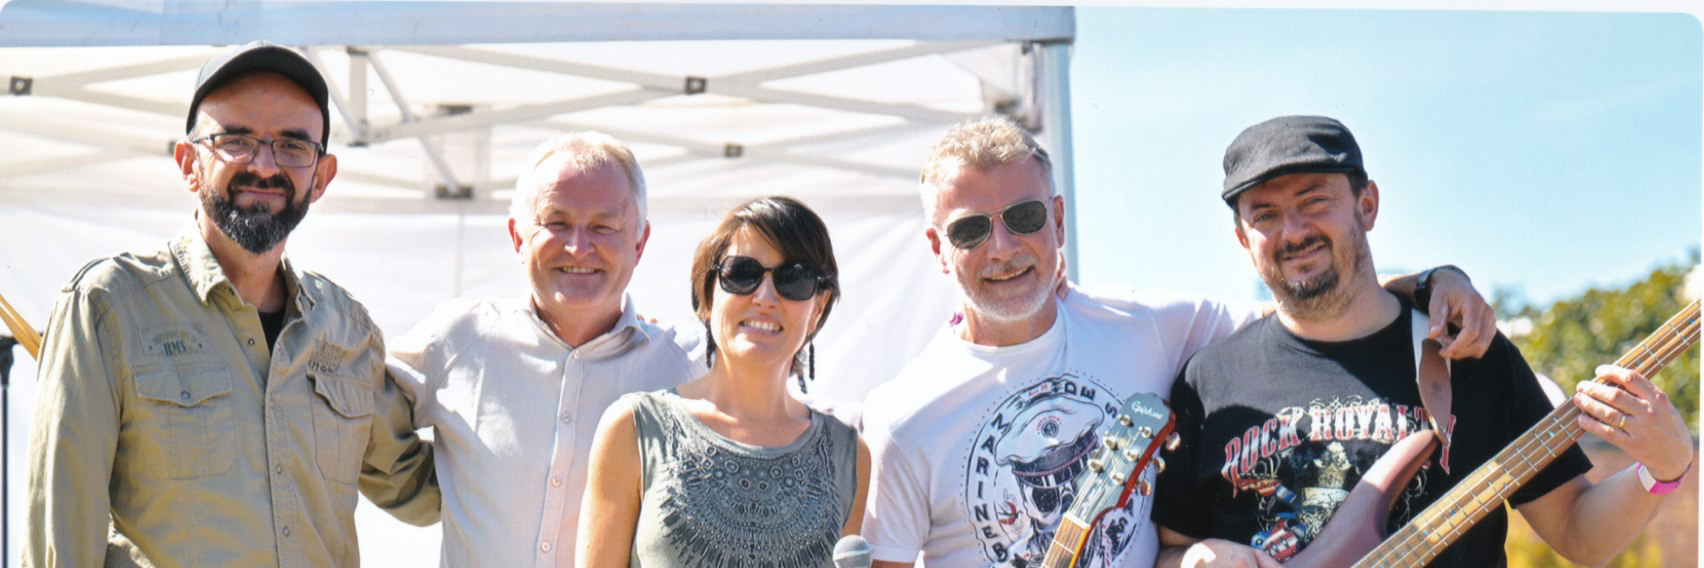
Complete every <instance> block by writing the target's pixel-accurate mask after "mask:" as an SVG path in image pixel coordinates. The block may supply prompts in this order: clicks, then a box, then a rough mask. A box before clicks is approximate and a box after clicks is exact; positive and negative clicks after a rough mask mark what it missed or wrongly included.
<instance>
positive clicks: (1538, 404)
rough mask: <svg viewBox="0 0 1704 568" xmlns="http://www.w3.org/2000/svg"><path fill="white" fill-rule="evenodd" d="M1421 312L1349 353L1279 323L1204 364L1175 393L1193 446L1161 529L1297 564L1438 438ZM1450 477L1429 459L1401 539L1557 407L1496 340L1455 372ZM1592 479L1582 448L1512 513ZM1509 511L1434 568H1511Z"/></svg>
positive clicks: (1214, 351) (1526, 493)
mask: <svg viewBox="0 0 1704 568" xmlns="http://www.w3.org/2000/svg"><path fill="white" fill-rule="evenodd" d="M1410 310H1411V306H1410V305H1409V303H1408V302H1407V301H1406V300H1402V310H1401V315H1400V316H1399V317H1397V318H1396V321H1393V322H1391V324H1390V325H1388V326H1385V327H1384V328H1383V329H1380V330H1378V331H1376V332H1374V333H1373V334H1371V335H1368V336H1366V337H1362V338H1360V339H1355V340H1351V341H1344V342H1319V341H1309V340H1306V339H1302V338H1300V337H1297V336H1296V335H1294V334H1292V333H1290V332H1289V331H1288V330H1286V329H1284V326H1283V324H1281V323H1280V322H1279V321H1278V318H1277V317H1275V316H1268V317H1266V318H1264V319H1261V320H1260V321H1257V322H1255V323H1253V324H1250V325H1248V326H1247V327H1245V328H1243V329H1242V330H1239V331H1238V332H1236V333H1235V334H1233V335H1231V336H1230V337H1228V338H1226V339H1225V340H1224V341H1221V342H1219V343H1216V344H1213V345H1210V346H1208V347H1207V348H1205V349H1202V350H1201V351H1200V352H1198V353H1197V354H1196V355H1195V357H1194V358H1193V359H1192V360H1190V362H1189V363H1188V364H1187V365H1186V366H1185V367H1184V371H1183V376H1182V377H1180V378H1179V379H1178V380H1177V382H1176V383H1175V384H1174V385H1173V388H1172V398H1171V406H1172V411H1173V412H1175V413H1176V414H1177V420H1178V432H1179V433H1180V434H1181V435H1182V436H1183V445H1182V446H1180V447H1179V448H1178V450H1177V451H1176V452H1174V453H1173V454H1171V456H1170V457H1167V458H1166V461H1167V462H1169V463H1168V467H1167V469H1166V470H1165V471H1164V472H1163V473H1161V474H1160V476H1159V484H1158V488H1157V489H1158V491H1157V495H1156V497H1155V502H1154V503H1155V504H1154V520H1155V522H1157V523H1158V524H1159V525H1160V526H1163V527H1166V528H1169V529H1171V530H1174V531H1177V532H1179V533H1183V534H1185V535H1189V536H1191V537H1195V538H1220V539H1225V540H1230V541H1232V542H1239V543H1243V544H1247V545H1249V546H1252V547H1254V548H1258V549H1262V550H1265V551H1266V552H1267V553H1268V554H1271V555H1273V556H1274V557H1275V558H1278V559H1281V560H1282V559H1287V558H1289V557H1290V556H1292V555H1294V554H1295V553H1297V552H1299V551H1300V550H1301V549H1302V548H1303V547H1305V546H1307V544H1308V543H1309V542H1311V541H1312V540H1313V539H1314V538H1315V537H1316V536H1318V532H1319V530H1320V528H1321V527H1323V526H1324V525H1325V522H1326V521H1327V520H1329V519H1330V517H1331V514H1332V513H1333V512H1334V511H1335V510H1336V509H1337V506H1338V505H1339V504H1340V503H1341V502H1342V501H1343V499H1344V498H1345V497H1347V496H1348V493H1349V490H1350V489H1351V488H1353V487H1354V486H1355V483H1356V482H1357V481H1359V480H1360V478H1361V474H1362V473H1363V472H1365V471H1366V470H1367V468H1369V467H1371V466H1372V465H1373V462H1375V461H1377V460H1378V458H1379V456H1381V455H1383V454H1384V453H1385V451H1386V450H1388V449H1389V448H1390V446H1391V445H1392V444H1394V443H1396V442H1397V441H1399V440H1401V439H1403V438H1404V437H1405V436H1406V435H1408V434H1409V433H1412V432H1415V431H1418V430H1421V429H1428V428H1429V421H1428V420H1427V419H1426V414H1425V412H1426V411H1425V406H1424V405H1423V404H1422V403H1421V402H1420V394H1419V390H1418V388H1417V387H1416V386H1415V382H1414V378H1415V361H1414V343H1413V339H1412V334H1411V332H1410V327H1409V326H1410V318H1411V312H1410ZM1450 376H1451V380H1450V385H1451V389H1452V401H1451V412H1452V413H1453V414H1454V416H1453V417H1451V420H1453V424H1454V426H1453V427H1452V428H1453V430H1454V432H1455V434H1454V440H1453V442H1452V444H1451V446H1450V449H1449V455H1448V460H1449V463H1448V466H1449V468H1448V472H1445V470H1444V468H1443V467H1441V466H1440V464H1439V459H1440V456H1438V455H1436V453H1435V454H1434V455H1433V457H1432V458H1430V459H1428V460H1427V464H1426V466H1425V467H1423V468H1421V469H1420V471H1419V473H1418V474H1416V476H1415V478H1414V480H1413V482H1412V483H1410V484H1409V485H1408V486H1407V487H1406V488H1405V489H1404V490H1403V492H1402V494H1401V495H1400V496H1399V497H1397V499H1396V502H1395V504H1394V505H1393V506H1392V509H1391V516H1390V525H1389V527H1387V528H1388V529H1391V530H1394V529H1395V528H1396V527H1400V526H1402V525H1403V524H1406V523H1407V522H1408V520H1409V519H1410V518H1411V517H1412V516H1413V515H1415V514H1418V513H1419V512H1420V511H1423V510H1425V508H1426V506H1427V505H1429V504H1431V503H1432V501H1434V500H1436V499H1437V498H1438V497H1439V496H1441V495H1443V494H1444V492H1445V491H1447V490H1448V489H1449V488H1450V487H1452V486H1454V485H1455V484H1456V483H1457V482H1458V481H1459V480H1461V479H1462V478H1465V477H1466V476H1467V475H1468V474H1470V473H1472V472H1473V470H1474V469H1476V468H1477V467H1479V465H1480V464H1482V463H1484V462H1485V461H1486V460H1488V459H1489V458H1491V457H1492V456H1494V455H1495V454H1496V453H1497V452H1499V451H1501V450H1502V449H1503V448H1504V447H1505V446H1506V445H1508V443H1509V442H1510V441H1512V440H1513V439H1514V438H1516V437H1518V436H1520V435H1521V434H1522V433H1524V432H1525V431H1526V430H1527V429H1528V428H1529V427H1530V426H1531V425H1532V424H1534V423H1535V422H1537V421H1538V420H1539V419H1541V418H1543V417H1544V416H1545V415H1547V414H1549V413H1550V411H1551V410H1552V409H1553V407H1552V406H1551V405H1550V402H1549V400H1548V399H1547V398H1546V397H1545V396H1544V393H1543V391H1542V390H1541V389H1540V387H1539V385H1538V381H1537V379H1536V378H1535V377H1534V376H1533V373H1532V369H1530V368H1529V367H1527V364H1526V360H1525V359H1523V358H1522V357H1521V355H1520V352H1519V351H1518V350H1517V349H1515V347H1514V345H1513V344H1511V343H1509V341H1508V339H1507V338H1504V337H1503V336H1502V335H1501V334H1499V335H1498V336H1497V337H1496V339H1495V340H1494V341H1493V342H1492V344H1491V347H1490V349H1489V350H1487V351H1486V353H1485V356H1484V357H1482V358H1480V359H1477V360H1470V361H1453V362H1451V370H1450ZM1589 469H1591V462H1590V461H1589V460H1588V459H1587V458H1586V456H1585V454H1584V453H1583V452H1581V451H1580V449H1579V447H1578V446H1577V445H1576V446H1572V447H1570V448H1569V449H1568V450H1567V451H1566V452H1564V453H1563V454H1562V456H1561V457H1560V458H1558V459H1557V460H1556V462H1555V463H1552V464H1551V465H1550V466H1549V467H1547V468H1545V469H1544V470H1543V471H1540V472H1539V473H1538V475H1537V476H1536V477H1534V478H1533V479H1532V481H1530V482H1528V483H1527V484H1526V485H1525V486H1524V487H1522V488H1521V489H1520V490H1519V491H1517V492H1516V493H1515V494H1514V495H1513V496H1512V497H1511V498H1510V501H1511V502H1512V503H1514V504H1521V503H1526V502H1528V501H1531V500H1532V499H1535V498H1537V497H1540V496H1543V495H1544V494H1545V493H1548V492H1550V490H1552V489H1555V488H1556V487H1558V486H1560V485H1561V484H1562V483H1564V482H1566V481H1568V480H1570V479H1573V478H1574V477H1575V476H1578V475H1580V474H1583V473H1585V472H1586V470H1589ZM1507 527H1508V519H1507V515H1506V514H1505V513H1504V511H1503V509H1501V508H1499V509H1497V510H1496V511H1494V512H1493V513H1491V514H1490V515H1489V516H1487V517H1486V518H1485V519H1484V520H1482V521H1480V523H1479V524H1478V525H1477V526H1475V527H1474V528H1473V530H1471V531H1469V532H1468V533H1467V534H1466V535H1464V536H1462V538H1461V539H1460V540H1459V541H1457V542H1456V543H1455V544H1454V545H1452V546H1450V547H1449V548H1448V549H1446V550H1444V552H1443V553H1442V554H1440V555H1439V556H1438V557H1437V559H1436V560H1434V561H1433V564H1432V565H1434V566H1474V567H1480V566H1503V565H1505V561H1504V558H1503V540H1504V536H1505V532H1506V530H1507Z"/></svg>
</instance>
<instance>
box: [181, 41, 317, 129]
mask: <svg viewBox="0 0 1704 568" xmlns="http://www.w3.org/2000/svg"><path fill="white" fill-rule="evenodd" d="M249 71H271V72H273V73H277V74H279V75H283V76H284V77H285V78H288V79H290V81H291V82H293V83H295V84H296V85H297V86H299V87H301V88H302V90H303V91H307V93H308V96H310V97H313V99H314V102H315V103H317V104H319V109H320V117H321V119H322V121H323V122H322V124H323V125H324V128H323V129H322V130H320V132H321V133H322V134H320V142H321V143H324V142H325V141H326V138H328V137H329V136H330V135H331V112H330V107H329V106H328V105H327V95H328V91H327V90H326V86H325V78H324V77H321V76H320V72H319V69H316V68H314V64H313V63H309V62H308V59H307V58H306V57H302V54H300V53H296V51H295V50H292V49H290V48H287V47H282V46H279V45H275V44H273V43H271V42H266V41H256V42H251V43H248V44H246V45H243V46H240V47H236V48H233V49H229V50H226V51H224V52H222V53H220V54H219V55H218V56H215V57H214V58H212V59H209V60H207V63H204V64H202V65H201V74H200V76H198V77H196V79H195V98H193V99H190V101H189V120H188V121H187V123H186V124H185V125H184V127H183V132H184V133H185V134H188V133H189V132H190V131H191V130H195V111H196V110H197V109H199V108H201V99H205V98H207V93H211V92H213V90H214V89H217V88H219V85H222V84H224V83H225V82H226V81H229V80H231V78H233V77H236V76H238V75H241V74H243V73H247V72H249Z"/></svg>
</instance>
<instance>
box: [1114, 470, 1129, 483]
mask: <svg viewBox="0 0 1704 568" xmlns="http://www.w3.org/2000/svg"><path fill="white" fill-rule="evenodd" d="M1127 479H1130V477H1129V476H1126V475H1124V474H1122V473H1115V474H1112V482H1113V483H1116V484H1119V485H1124V481H1125V480H1127Z"/></svg>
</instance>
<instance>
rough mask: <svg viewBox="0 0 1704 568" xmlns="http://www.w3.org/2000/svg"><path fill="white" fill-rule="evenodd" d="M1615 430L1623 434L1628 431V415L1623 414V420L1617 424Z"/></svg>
mask: <svg viewBox="0 0 1704 568" xmlns="http://www.w3.org/2000/svg"><path fill="white" fill-rule="evenodd" d="M1615 429H1616V430H1621V431H1623V432H1625V431H1627V413H1625V412H1623V413H1621V419H1620V420H1617V421H1616V422H1615Z"/></svg>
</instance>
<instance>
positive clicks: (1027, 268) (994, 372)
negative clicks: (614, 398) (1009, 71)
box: [863, 118, 1495, 568]
mask: <svg viewBox="0 0 1704 568" xmlns="http://www.w3.org/2000/svg"><path fill="white" fill-rule="evenodd" d="M920 189H921V196H922V199H923V210H924V215H925V218H926V221H927V224H926V228H925V230H924V236H925V238H926V239H927V240H928V242H929V246H930V248H931V250H932V251H933V252H934V254H935V258H936V260H937V262H939V263H940V268H941V272H942V273H944V274H947V275H949V276H951V277H952V278H953V279H954V280H955V282H956V284H957V286H956V288H957V291H958V294H959V296H960V299H961V301H960V306H959V309H958V315H956V316H955V317H954V318H953V320H952V322H951V323H949V325H947V326H945V327H943V328H942V329H941V331H940V332H939V333H937V334H936V336H935V337H934V338H933V339H932V340H931V341H930V342H929V345H928V346H926V347H924V349H923V351H922V352H921V353H920V354H919V355H918V356H917V358H916V359H914V360H913V361H912V362H911V363H909V364H908V365H907V366H906V367H905V369H904V370H902V371H901V372H900V374H899V375H898V376H897V377H896V378H894V379H893V380H891V381H889V382H887V383H884V384H882V385H880V386H878V387H876V389H875V390H873V391H871V392H870V394H869V396H868V397H867V398H866V400H865V402H864V406H863V409H864V410H863V428H864V433H865V436H866V440H867V442H868V443H869V445H870V450H871V452H872V454H873V455H874V457H875V461H874V463H875V467H874V470H873V472H872V484H871V489H870V500H869V505H868V508H867V509H866V511H867V514H866V517H865V521H864V527H863V528H864V536H865V537H866V538H867V539H868V540H869V541H870V545H871V549H872V552H873V557H874V558H875V560H876V561H877V562H876V566H885V567H892V566H909V565H911V564H912V563H913V562H915V561H917V560H919V559H921V560H922V561H924V563H926V564H927V565H929V566H930V567H931V568H942V567H945V568H956V567H973V566H974V567H981V566H989V565H996V566H1023V565H1035V564H1037V563H1039V562H1040V560H1041V558H1042V557H1043V556H1044V555H1045V553H1046V546H1047V545H1048V543H1049V542H1050V541H1051V539H1052V536H1053V534H1054V531H1055V530H1056V529H1057V527H1058V523H1059V521H1060V516H1061V512H1062V511H1064V510H1065V509H1068V508H1069V507H1070V505H1071V503H1070V501H1071V500H1072V499H1074V495H1073V494H1071V493H1069V492H1066V491H1060V490H1059V488H1058V487H1055V486H1054V485H1055V484H1056V483H1058V479H1059V478H1058V476H1059V475H1063V474H1064V472H1071V471H1079V470H1080V469H1081V468H1082V466H1083V462H1084V461H1085V460H1087V459H1088V457H1089V456H1090V455H1092V453H1093V452H1092V451H1090V449H1091V448H1092V446H1094V445H1096V442H1095V441H1096V440H1098V439H1099V436H1098V435H1089V434H1095V433H1094V432H1079V431H1078V430H1081V429H1080V428H1073V427H1068V426H1070V425H1080V424H1094V425H1095V426H1094V427H1090V428H1088V429H1089V430H1095V429H1098V427H1099V425H1101V424H1107V423H1110V422H1111V421H1112V419H1114V418H1115V417H1114V416H1112V414H1111V413H1113V412H1115V411H1116V409H1117V408H1118V406H1119V403H1120V401H1122V400H1123V399H1124V398H1126V397H1129V396H1131V395H1133V394H1135V393H1139V392H1152V393H1162V394H1164V393H1168V392H1171V388H1170V387H1171V383H1172V380H1173V378H1174V377H1176V376H1177V373H1178V371H1179V370H1180V369H1182V366H1183V362H1184V361H1186V360H1187V359H1188V358H1189V356H1190V355H1191V354H1193V353H1194V352H1195V351H1196V350H1197V349H1200V348H1201V347H1202V346H1205V345H1206V344H1208V343H1210V342H1213V341H1216V340H1218V339H1221V338H1224V337H1226V336H1228V335H1230V333H1231V332H1232V331H1233V330H1235V329H1236V328H1237V327H1238V326H1240V325H1242V324H1244V323H1247V322H1249V321H1252V320H1253V319H1254V317H1255V316H1256V315H1258V314H1257V313H1256V312H1255V311H1253V310H1248V311H1238V310H1232V309H1230V308H1228V307H1226V306H1225V305H1223V304H1220V303H1217V302H1212V301H1208V300H1203V299H1198V298H1188V297H1182V296H1177V295H1165V294H1142V295H1135V294H1124V295H1098V294H1090V293H1085V292H1083V291H1078V290H1073V289H1071V288H1070V286H1069V284H1068V283H1066V282H1065V281H1064V278H1063V276H1062V275H1063V272H1064V270H1063V258H1062V255H1061V254H1060V249H1061V248H1062V247H1063V246H1064V242H1065V222H1066V219H1065V201H1064V198H1063V197H1062V196H1059V195H1055V194H1054V188H1053V185H1052V176H1051V163H1050V162H1049V159H1048V156H1047V152H1046V151H1045V150H1043V149H1042V148H1041V147H1040V146H1039V145H1038V144H1037V143H1036V142H1035V140H1034V138H1033V137H1031V136H1030V135H1029V133H1028V132H1025V131H1024V130H1023V129H1022V128H1020V127H1018V126H1017V125H1015V124H1013V123H1011V122H1010V121H1008V120H1005V119H1002V118H988V119H981V120H976V121H971V122H967V123H963V124H959V125H957V126H954V127H953V128H952V129H951V130H950V131H949V132H948V133H947V135H946V136H945V137H943V138H942V139H941V140H940V141H939V142H938V143H937V144H936V145H935V147H934V149H933V150H932V151H931V154H930V157H929V160H928V162H927V164H926V165H925V167H924V171H923V175H922V183H921V184H920ZM1429 273H1430V274H1437V275H1438V277H1437V278H1435V279H1430V280H1431V281H1428V282H1424V283H1423V284H1425V285H1423V286H1417V284H1422V283H1417V282H1416V278H1412V277H1404V278H1400V279H1397V280H1396V281H1393V282H1391V283H1390V284H1388V286H1389V288H1390V289H1391V290H1393V291H1396V292H1397V293H1400V294H1404V295H1409V296H1414V295H1419V296H1423V297H1424V296H1428V295H1429V296H1432V298H1431V299H1430V300H1429V301H1427V299H1426V298H1422V301H1420V302H1418V304H1420V305H1426V306H1429V307H1430V308H1431V309H1432V310H1433V312H1434V313H1436V314H1437V315H1438V317H1435V318H1434V319H1433V321H1436V322H1439V323H1438V325H1436V326H1434V329H1433V332H1434V334H1441V333H1442V332H1443V331H1444V329H1443V323H1442V322H1444V321H1451V322H1452V323H1457V324H1461V323H1462V322H1463V321H1465V322H1466V324H1465V325H1464V326H1463V332H1462V333H1461V334H1460V336H1459V337H1458V338H1457V339H1456V341H1455V342H1454V343H1452V344H1451V345H1450V347H1449V348H1448V349H1446V350H1445V355H1446V356H1454V357H1464V356H1468V357H1470V356H1476V355H1477V354H1479V353H1482V352H1483V351H1484V349H1485V348H1486V347H1487V345H1488V344H1489V341H1490V338H1491V336H1492V335H1493V334H1492V333H1491V332H1490V331H1489V330H1491V329H1493V326H1494V325H1495V318H1494V317H1493V316H1492V314H1491V310H1490V307H1489V306H1488V305H1486V304H1485V302H1484V300H1483V299H1481V298H1480V297H1479V296H1478V293H1477V292H1475V291H1474V290H1473V289H1472V286H1471V285H1470V284H1468V282H1467V279H1466V277H1465V275H1462V274H1459V273H1458V272H1456V271H1453V270H1441V271H1429ZM1416 287H1419V288H1420V290H1418V291H1417V290H1415V288H1416ZM1434 290H1435V293H1434V292H1433V291H1434ZM1083 413H1094V414H1099V416H1084V415H1083ZM1020 417H1021V418H1022V421H1021V422H1019V419H1020ZM1085 441H1086V442H1085ZM1084 443H1088V444H1089V445H1090V447H1087V448H1086V447H1085V446H1084V445H1083V444H1084ZM1148 475H1151V474H1148ZM1150 481H1152V480H1151V478H1150ZM1148 509H1149V501H1148V499H1147V498H1146V497H1140V496H1137V497H1134V498H1132V499H1131V501H1130V504H1129V506H1127V507H1125V508H1122V509H1118V510H1113V511H1109V512H1108V513H1107V514H1106V516H1105V517H1104V518H1103V520H1102V521H1101V522H1100V523H1099V524H1097V525H1096V528H1095V529H1094V532H1093V533H1092V534H1091V535H1089V537H1088V542H1089V543H1091V544H1090V545H1089V547H1088V549H1087V550H1086V551H1085V553H1084V556H1083V557H1081V558H1079V559H1078V564H1079V565H1095V566H1140V567H1144V568H1145V567H1147V566H1151V565H1152V564H1153V561H1154V558H1155V553H1156V550H1157V538H1156V531H1155V528H1154V526H1153V524H1152V523H1150V522H1148Z"/></svg>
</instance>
